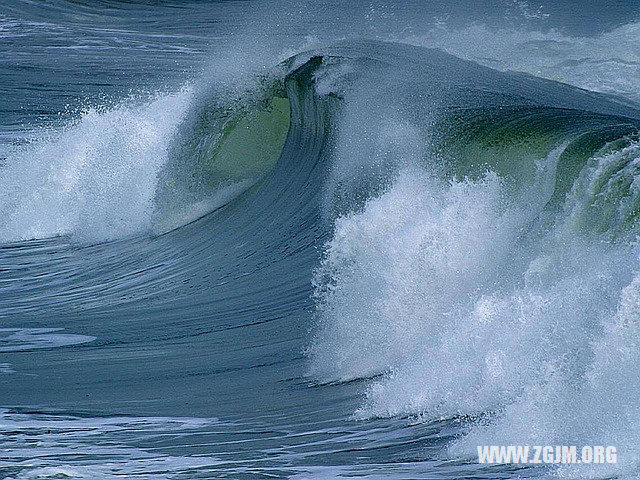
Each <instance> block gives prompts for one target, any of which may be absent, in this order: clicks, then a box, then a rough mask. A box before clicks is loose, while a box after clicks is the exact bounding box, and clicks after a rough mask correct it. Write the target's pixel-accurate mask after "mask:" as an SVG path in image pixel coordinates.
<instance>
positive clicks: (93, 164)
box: [0, 88, 192, 242]
mask: <svg viewBox="0 0 640 480" xmlns="http://www.w3.org/2000/svg"><path fill="white" fill-rule="evenodd" d="M191 96H192V91H191V89H190V88H184V89H183V90H181V91H179V92H177V93H174V94H169V95H159V96H158V97H157V98H155V99H154V100H152V101H150V102H148V103H146V104H138V103H136V102H133V101H130V102H125V103H123V104H121V105H119V106H117V107H115V108H112V109H110V110H105V111H101V110H99V109H94V108H92V109H89V110H87V111H86V112H85V113H84V114H83V115H82V117H81V118H80V119H79V120H78V121H77V122H76V123H74V124H72V125H69V126H67V127H66V128H64V129H62V130H61V131H56V132H49V133H47V134H46V135H45V136H44V138H41V139H40V140H38V141H36V142H34V143H32V144H28V145H26V146H22V147H19V148H15V149H13V150H12V151H10V152H9V154H8V155H7V157H8V158H7V159H6V160H5V162H4V163H5V166H4V167H3V168H2V169H1V170H0V212H2V216H3V219H2V222H1V223H0V241H3V242H8V241H16V240H24V239H31V238H43V237H51V236H58V235H65V234H71V233H73V234H74V235H76V236H77V238H78V239H80V240H83V241H94V240H108V239H113V238H118V237H123V236H127V235H132V234H135V233H137V232H140V231H142V230H145V229H147V228H149V226H150V223H151V219H152V214H153V200H154V194H155V188H156V180H157V178H156V176H157V174H158V171H159V169H160V168H161V167H162V165H163V164H164V163H165V161H166V158H167V153H168V147H169V145H170V142H171V140H172V136H173V135H174V133H175V131H176V128H177V126H178V125H179V123H180V121H181V119H182V118H183V116H184V114H185V112H186V111H187V109H188V107H189V104H190V101H191Z"/></svg>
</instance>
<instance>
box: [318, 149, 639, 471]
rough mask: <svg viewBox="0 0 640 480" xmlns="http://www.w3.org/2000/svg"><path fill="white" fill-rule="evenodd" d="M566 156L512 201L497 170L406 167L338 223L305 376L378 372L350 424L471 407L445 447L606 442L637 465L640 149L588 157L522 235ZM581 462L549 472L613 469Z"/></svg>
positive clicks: (622, 467)
mask: <svg viewBox="0 0 640 480" xmlns="http://www.w3.org/2000/svg"><path fill="white" fill-rule="evenodd" d="M562 149H563V146H560V147H559V148H558V149H556V150H555V151H554V152H553V153H552V154H550V155H549V158H547V159H546V160H544V161H541V162H539V164H538V168H539V175H538V177H537V180H536V181H535V182H534V185H532V188H531V189H530V190H529V191H527V192H524V193H523V194H522V195H521V196H519V197H518V198H511V199H510V198H509V195H508V193H507V191H506V190H505V187H504V185H503V182H502V181H501V179H500V178H499V177H498V176H497V175H496V174H494V173H492V172H487V173H486V174H485V176H484V177H483V178H481V179H477V180H469V179H464V180H452V181H449V182H445V181H439V180H436V179H434V176H433V175H430V174H429V173H428V171H424V170H420V169H418V168H416V167H407V168H403V169H401V171H400V174H399V175H398V176H397V178H396V180H395V181H394V182H393V184H392V185H391V186H390V187H389V188H387V189H386V191H385V192H384V193H383V194H381V195H379V196H377V197H375V198H372V199H370V200H369V201H368V202H367V203H366V205H365V206H364V208H363V209H362V210H361V211H360V210H358V211H357V212H356V213H349V214H346V215H343V216H341V217H340V218H338V219H337V220H336V222H335V230H334V235H333V238H332V239H331V240H330V241H329V242H328V243H327V245H326V254H325V258H324V260H323V262H322V264H321V266H320V268H319V269H318V271H317V273H316V277H315V281H316V293H317V296H318V327H317V328H318V330H317V332H316V335H315V339H314V341H313V343H312V345H311V347H310V349H309V353H310V356H311V374H312V375H314V376H315V377H316V378H318V379H319V380H321V381H323V382H331V381H346V380H350V379H354V378H361V377H371V376H374V375H379V374H382V377H381V378H379V379H376V380H372V381H371V384H370V387H369V389H368V391H367V394H366V400H365V401H364V403H363V404H362V406H361V408H360V409H359V410H358V411H357V412H356V417H358V418H370V417H379V416H382V417H385V416H404V415H408V416H412V417H418V418H420V419H422V420H424V421H431V420H434V419H440V418H451V417H457V416H467V417H468V418H474V417H475V416H476V415H479V416H480V417H479V418H481V420H478V423H477V424H475V426H474V427H472V428H471V430H470V433H469V435H468V436H466V437H464V438H462V439H461V440H460V441H459V442H457V443H456V444H454V445H453V446H452V447H451V452H452V453H453V454H454V455H456V456H458V455H468V456H470V457H472V456H473V455H475V454H476V450H475V446H476V445H484V444H507V445H509V444H540V445H563V444H565V445H566V444H574V445H582V444H607V445H617V446H618V448H619V452H620V455H619V457H620V460H619V464H618V465H617V466H611V468H616V469H617V470H616V471H617V472H620V471H627V472H629V471H634V469H636V468H637V466H638V465H639V462H640V445H638V442H637V440H636V439H637V438H638V437H639V433H640V422H639V421H638V420H637V419H638V418H640V410H639V408H640V407H638V404H637V391H638V388H640V384H639V383H638V380H637V379H636V378H635V377H634V372H637V370H638V369H640V354H638V352H639V351H640V349H639V348H638V346H639V345H638V338H639V337H638V331H637V330H638V319H639V318H640V302H639V300H638V299H639V298H640V293H639V292H640V276H639V275H638V271H639V269H638V267H639V266H640V263H639V254H640V252H639V250H638V248H637V246H636V243H635V241H634V238H635V237H634V235H635V234H634V229H633V228H632V227H631V228H630V226H632V225H633V218H634V215H635V214H634V212H635V211H636V210H637V207H636V206H637V203H638V200H637V198H638V193H639V188H638V182H637V181H636V177H637V171H636V170H637V167H636V165H637V163H638V158H639V156H638V152H637V145H636V144H635V143H634V142H631V143H630V144H629V145H628V146H627V147H624V148H621V149H620V150H618V151H615V152H613V153H607V154H602V155H601V156H596V157H594V158H592V159H591V160H590V161H589V162H588V163H587V165H586V166H585V168H584V170H583V172H582V173H581V175H580V176H579V177H578V179H577V180H576V183H575V185H574V187H573V189H572V190H571V192H569V194H568V196H567V200H566V204H565V206H564V209H563V210H562V211H561V212H560V213H558V214H557V218H556V220H555V222H554V223H553V227H551V228H550V229H549V230H544V229H543V230H537V229H535V228H534V229H531V225H532V224H531V221H532V220H533V219H534V218H535V217H536V216H537V215H539V214H540V213H541V212H542V208H543V206H544V205H545V203H546V201H547V200H548V199H549V197H550V195H551V192H552V189H553V182H554V178H555V162H556V161H557V159H558V156H559V154H560V152H561V151H562ZM409 163H411V162H409ZM621 185H628V186H629V188H628V189H624V188H620V186H621ZM611 205H615V206H616V208H615V209H614V210H613V211H609V210H608V209H609V207H611ZM598 218H604V221H599V220H598ZM534 225H535V224H534ZM526 232H531V233H528V234H527V233H526ZM487 412H490V413H491V415H494V417H491V418H494V419H495V421H490V420H488V419H487V417H486V414H487ZM592 468H593V470H588V469H586V467H582V466H571V467H566V468H563V469H560V470H558V471H557V472H556V473H558V474H562V475H564V474H567V475H574V476H575V475H579V476H580V475H585V476H588V475H596V476H598V475H602V474H609V473H611V472H610V471H609V470H607V472H604V470H603V469H602V468H601V469H596V467H592ZM603 468H604V467H603ZM607 468H609V467H607ZM603 472H604V473H603Z"/></svg>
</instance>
